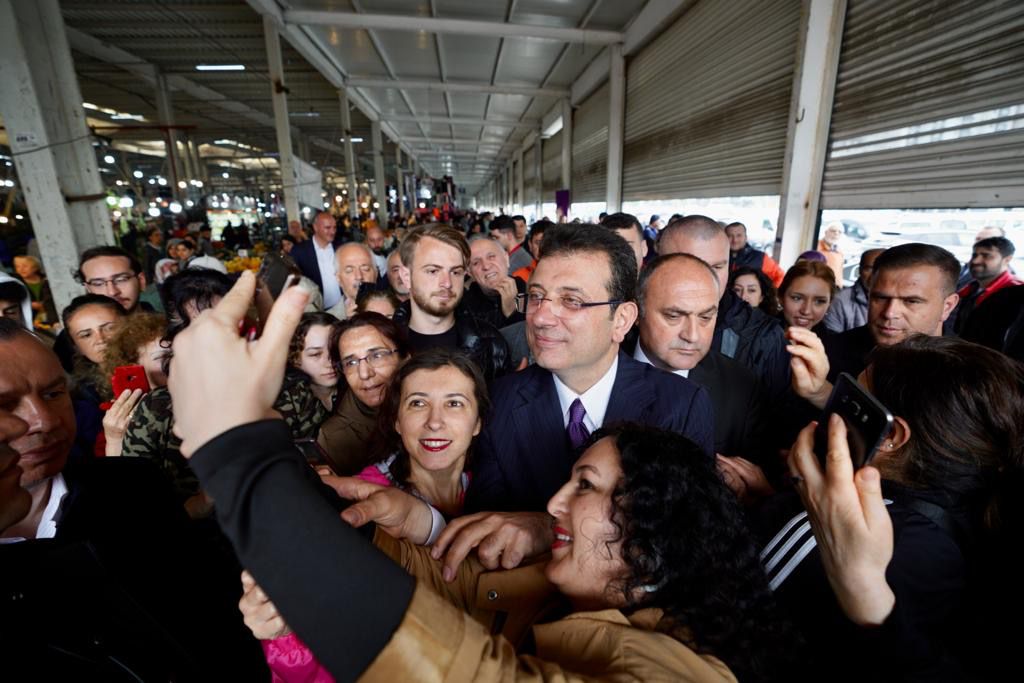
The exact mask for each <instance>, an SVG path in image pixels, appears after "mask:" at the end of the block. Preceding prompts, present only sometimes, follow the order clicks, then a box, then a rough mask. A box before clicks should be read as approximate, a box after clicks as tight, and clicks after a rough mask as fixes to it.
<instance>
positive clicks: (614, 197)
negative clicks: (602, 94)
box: [605, 45, 626, 213]
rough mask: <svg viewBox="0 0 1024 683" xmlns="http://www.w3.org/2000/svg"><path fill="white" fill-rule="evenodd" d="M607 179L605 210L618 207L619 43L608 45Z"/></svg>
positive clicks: (622, 99) (622, 72) (622, 116)
mask: <svg viewBox="0 0 1024 683" xmlns="http://www.w3.org/2000/svg"><path fill="white" fill-rule="evenodd" d="M608 58H609V60H610V65H609V75H608V82H609V91H610V92H609V103H608V178H607V187H606V188H605V203H606V206H605V211H607V212H608V213H617V212H619V211H621V210H622V141H623V137H624V134H625V131H626V127H625V126H626V60H625V58H624V57H623V56H622V45H612V46H610V47H609V48H608Z"/></svg>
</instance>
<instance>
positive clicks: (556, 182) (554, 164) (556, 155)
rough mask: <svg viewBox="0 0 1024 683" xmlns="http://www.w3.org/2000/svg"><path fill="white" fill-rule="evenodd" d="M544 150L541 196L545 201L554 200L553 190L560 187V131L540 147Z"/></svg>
mask: <svg viewBox="0 0 1024 683" xmlns="http://www.w3.org/2000/svg"><path fill="white" fill-rule="evenodd" d="M541 149H543V150H544V159H543V168H542V169H541V176H542V178H541V180H542V184H543V186H544V189H543V193H542V197H543V200H544V201H545V202H553V201H555V192H556V191H558V190H561V189H563V188H562V131H558V132H557V133H555V134H554V135H552V136H551V137H549V138H548V139H547V140H545V141H544V145H543V146H542V147H541Z"/></svg>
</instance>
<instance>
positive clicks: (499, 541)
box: [433, 224, 714, 576]
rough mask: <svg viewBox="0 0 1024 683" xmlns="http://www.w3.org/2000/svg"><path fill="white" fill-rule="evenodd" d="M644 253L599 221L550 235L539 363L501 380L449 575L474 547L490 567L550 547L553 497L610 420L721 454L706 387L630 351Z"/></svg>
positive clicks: (455, 531) (531, 322)
mask: <svg viewBox="0 0 1024 683" xmlns="http://www.w3.org/2000/svg"><path fill="white" fill-rule="evenodd" d="M636 281H637V271H636V256H635V254H634V253H633V250H632V249H631V248H630V246H629V245H628V244H627V243H626V241H625V240H624V239H622V237H621V236H619V235H618V234H616V233H615V232H613V231H611V230H603V229H600V228H597V227H595V226H588V225H572V224H567V225H559V226H557V227H556V228H550V229H548V230H547V231H546V232H545V233H544V242H543V245H542V246H541V258H540V260H539V261H538V263H537V268H536V269H535V270H534V271H533V275H532V276H531V278H530V284H529V289H528V290H527V304H526V336H527V341H528V343H529V346H530V350H531V352H532V354H533V357H534V358H535V360H536V364H535V365H532V366H530V367H528V368H526V369H525V370H522V371H520V372H516V373H513V374H511V375H508V376H506V377H503V378H501V379H499V380H497V381H496V382H495V383H494V385H493V386H492V389H491V400H492V410H491V415H490V418H489V419H488V421H487V422H486V423H485V425H484V430H483V432H481V434H480V437H479V441H478V443H477V444H475V452H474V455H475V457H476V463H475V465H474V478H473V485H472V486H471V487H470V488H469V491H468V492H467V497H466V509H467V510H468V511H474V510H518V511H527V512H504V513H491V512H479V513H477V514H471V515H468V516H466V517H462V518H459V519H457V520H454V521H453V522H452V523H451V524H450V525H449V526H448V528H447V529H446V530H445V532H444V533H442V534H441V537H440V538H439V539H438V541H437V543H436V544H435V545H434V551H433V552H434V556H435V557H440V555H441V554H442V553H444V552H446V551H447V550H448V547H449V545H450V546H451V551H448V556H447V558H446V559H445V570H444V571H445V575H446V576H449V575H454V570H455V567H457V566H458V564H459V563H460V562H461V561H462V559H463V558H464V557H465V556H466V554H467V553H468V552H469V551H470V550H471V549H472V548H474V547H476V548H478V556H479V558H480V561H481V562H483V564H484V566H486V567H488V568H494V567H497V566H498V564H499V563H500V566H502V567H504V568H510V567H514V566H516V565H517V564H518V563H519V561H520V560H522V559H523V558H524V557H529V556H531V555H532V554H534V553H537V552H540V551H542V550H545V549H546V548H547V547H549V546H550V543H551V541H552V537H551V527H550V524H551V519H550V517H549V516H548V515H547V513H546V512H541V511H542V510H544V509H545V506H546V504H547V501H548V499H549V498H550V497H551V495H553V494H554V492H555V491H557V490H558V488H559V487H560V486H561V485H562V484H563V483H564V482H565V480H566V479H567V478H568V476H569V473H570V471H571V469H572V464H573V463H574V462H575V460H576V456H577V455H578V453H579V449H580V447H581V446H582V445H583V444H584V443H586V441H587V439H588V438H589V435H590V434H592V433H593V432H594V431H596V430H597V429H599V428H601V427H602V426H603V425H604V424H606V423H611V422H620V421H633V422H640V423H642V424H647V425H650V426H654V427H659V428H662V429H669V430H671V431H675V432H678V433H680V434H683V435H685V436H688V437H689V438H691V439H693V441H694V442H696V443H697V444H698V445H700V446H701V447H703V449H704V450H705V452H706V453H707V454H708V457H711V456H712V453H713V443H712V441H713V439H712V436H713V422H714V419H713V416H712V411H711V402H710V400H709V399H708V395H707V392H706V391H705V390H704V389H702V388H700V387H697V386H696V385H694V384H693V383H691V382H689V381H688V380H686V379H684V378H681V377H677V376H674V375H672V374H670V373H666V372H662V371H661V370H658V369H655V368H653V367H651V366H650V365H646V364H643V363H639V362H637V361H636V360H634V359H632V358H630V357H629V356H628V355H626V354H624V353H620V352H619V345H620V344H621V343H622V341H623V340H624V339H625V336H626V334H627V333H628V332H629V330H630V328H631V327H632V326H633V323H634V321H635V320H636V317H637V305H636V303H635V302H634V293H635V290H636Z"/></svg>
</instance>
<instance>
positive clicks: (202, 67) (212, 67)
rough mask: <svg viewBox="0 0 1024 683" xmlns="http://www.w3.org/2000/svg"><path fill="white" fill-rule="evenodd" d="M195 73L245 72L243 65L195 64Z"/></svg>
mask: <svg viewBox="0 0 1024 683" xmlns="http://www.w3.org/2000/svg"><path fill="white" fill-rule="evenodd" d="M196 71H245V64H196Z"/></svg>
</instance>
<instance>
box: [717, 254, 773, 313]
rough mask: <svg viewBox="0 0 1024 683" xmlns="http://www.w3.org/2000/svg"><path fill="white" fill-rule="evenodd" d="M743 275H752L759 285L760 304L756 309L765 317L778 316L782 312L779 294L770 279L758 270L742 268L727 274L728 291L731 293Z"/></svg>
mask: <svg viewBox="0 0 1024 683" xmlns="http://www.w3.org/2000/svg"><path fill="white" fill-rule="evenodd" d="M743 275H753V276H754V277H755V278H757V283H758V284H759V285H761V303H760V304H759V305H758V308H759V309H761V311H762V312H764V313H765V314H767V315H770V316H773V317H774V316H776V315H778V314H779V311H781V310H782V306H781V305H780V304H779V293H778V291H776V289H775V285H774V284H772V281H771V279H770V278H769V277H768V276H767V275H765V274H764V271H763V270H761V269H760V268H750V267H749V266H743V267H742V268H737V269H736V270H734V271H732V272H731V273H729V291H730V292H731V291H732V288H733V287H734V286H735V285H736V279H737V278H739V277H742V276H743Z"/></svg>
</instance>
